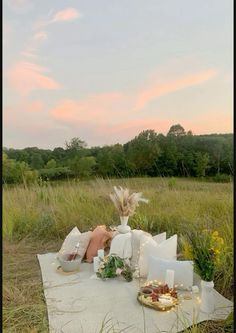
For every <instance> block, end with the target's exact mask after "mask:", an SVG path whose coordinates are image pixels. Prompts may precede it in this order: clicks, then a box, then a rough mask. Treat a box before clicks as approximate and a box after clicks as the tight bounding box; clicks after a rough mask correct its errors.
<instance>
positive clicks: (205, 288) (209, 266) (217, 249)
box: [183, 230, 224, 313]
mask: <svg viewBox="0 0 236 333" xmlns="http://www.w3.org/2000/svg"><path fill="white" fill-rule="evenodd" d="M223 244H224V241H223V239H222V238H221V237H219V234H218V232H217V231H214V232H211V231H210V230H203V231H202V232H199V231H195V232H188V233H187V235H186V237H185V239H184V241H183V256H184V257H185V259H191V260H193V262H194V269H195V271H196V273H197V274H198V275H199V276H200V277H201V306H200V309H201V311H203V312H206V313H212V312H213V311H214V299H213V288H214V282H213V279H214V275H215V270H216V266H217V264H219V262H220V258H221V253H222V247H223Z"/></svg>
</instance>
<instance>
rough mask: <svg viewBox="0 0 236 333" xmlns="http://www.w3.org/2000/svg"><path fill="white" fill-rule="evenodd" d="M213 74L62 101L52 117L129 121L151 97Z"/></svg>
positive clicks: (200, 80) (72, 120)
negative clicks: (138, 88)
mask: <svg viewBox="0 0 236 333" xmlns="http://www.w3.org/2000/svg"><path fill="white" fill-rule="evenodd" d="M215 73H216V71H215V70H208V71H205V72H200V73H197V74H192V75H188V76H185V77H182V78H179V79H178V80H173V81H169V82H167V83H162V84H159V85H158V86H156V85H154V84H151V85H150V86H149V87H146V88H142V89H140V92H138V93H135V92H131V93H130V94H128V93H124V92H114V93H104V94H94V95H90V96H88V97H86V98H83V99H81V100H62V101H59V102H58V104H57V105H56V106H55V107H54V108H53V109H52V110H51V111H50V112H51V114H52V116H53V117H54V118H56V119H59V120H61V121H62V120H63V121H67V122H74V121H82V120H83V121H84V120H93V119H94V118H95V119H96V121H98V122H100V121H102V119H103V120H104V119H105V120H106V121H109V122H110V123H111V124H112V123H114V119H116V122H118V121H119V119H122V118H124V117H126V119H128V118H127V117H130V118H131V119H132V118H133V116H134V115H137V111H139V110H142V109H144V108H145V107H146V106H147V104H148V103H149V102H150V101H151V100H153V99H154V98H157V97H160V96H162V95H166V94H170V93H172V92H175V91H178V90H181V89H184V88H187V87H190V86H193V85H197V84H200V83H203V82H205V81H206V80H209V79H210V78H213V77H214V75H215Z"/></svg>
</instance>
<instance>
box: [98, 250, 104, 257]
mask: <svg viewBox="0 0 236 333" xmlns="http://www.w3.org/2000/svg"><path fill="white" fill-rule="evenodd" d="M98 257H99V258H100V259H104V250H103V249H101V250H98Z"/></svg>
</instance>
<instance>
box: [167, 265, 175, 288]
mask: <svg viewBox="0 0 236 333" xmlns="http://www.w3.org/2000/svg"><path fill="white" fill-rule="evenodd" d="M174 276H175V271H174V270H173V269H167V270H166V278H165V283H166V284H168V287H169V288H173V286H174Z"/></svg>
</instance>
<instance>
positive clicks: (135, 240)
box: [130, 229, 152, 269]
mask: <svg viewBox="0 0 236 333" xmlns="http://www.w3.org/2000/svg"><path fill="white" fill-rule="evenodd" d="M143 234H145V235H147V236H149V237H152V235H151V234H148V233H146V232H145V231H143V230H137V229H134V230H131V235H132V237H131V245H132V257H131V260H130V264H131V267H132V268H133V269H137V266H138V261H139V253H140V238H141V236H142V235H143Z"/></svg>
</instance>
